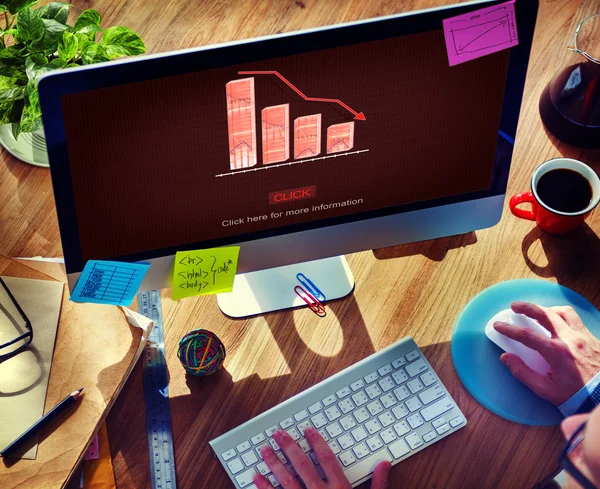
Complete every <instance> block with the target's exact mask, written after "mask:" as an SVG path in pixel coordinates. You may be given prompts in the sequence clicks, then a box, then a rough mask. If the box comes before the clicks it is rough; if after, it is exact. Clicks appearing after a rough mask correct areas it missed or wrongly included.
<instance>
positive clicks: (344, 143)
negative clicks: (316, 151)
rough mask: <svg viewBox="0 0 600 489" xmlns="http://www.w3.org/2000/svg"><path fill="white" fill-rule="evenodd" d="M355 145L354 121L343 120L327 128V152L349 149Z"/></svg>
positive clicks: (339, 151)
mask: <svg viewBox="0 0 600 489" xmlns="http://www.w3.org/2000/svg"><path fill="white" fill-rule="evenodd" d="M353 147H354V122H342V123H341V124H334V125H332V126H329V127H328V128H327V154H330V153H341V152H342V151H349V150H351V149H352V148H353Z"/></svg>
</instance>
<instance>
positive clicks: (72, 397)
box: [0, 387, 83, 457]
mask: <svg viewBox="0 0 600 489" xmlns="http://www.w3.org/2000/svg"><path fill="white" fill-rule="evenodd" d="M82 390H83V387H82V388H81V389H79V390H76V391H73V392H71V393H70V394H69V395H68V396H67V397H65V398H64V399H63V400H62V401H60V402H59V403H58V404H57V405H56V406H54V407H53V408H52V409H51V410H50V411H48V412H47V413H46V414H45V415H44V416H42V417H41V418H40V419H39V420H38V421H37V422H36V423H35V424H33V425H32V426H31V427H30V428H29V429H28V430H27V431H25V433H23V434H22V435H21V436H19V438H17V439H16V440H15V441H13V442H12V443H11V444H10V445H8V446H7V447H6V448H5V449H4V450H2V451H1V452H0V455H2V456H3V457H10V456H14V455H15V454H16V453H18V452H19V449H20V448H21V447H22V445H23V444H24V443H25V442H27V440H29V439H30V438H31V437H32V436H33V435H35V434H36V433H37V432H38V431H39V430H41V429H42V428H43V427H44V426H46V425H47V424H48V423H49V422H50V421H52V420H53V419H54V418H56V416H57V415H58V414H60V413H61V412H62V411H64V410H65V408H66V407H67V406H70V405H71V404H72V403H73V402H75V401H76V400H77V399H79V398H80V397H81V391H82Z"/></svg>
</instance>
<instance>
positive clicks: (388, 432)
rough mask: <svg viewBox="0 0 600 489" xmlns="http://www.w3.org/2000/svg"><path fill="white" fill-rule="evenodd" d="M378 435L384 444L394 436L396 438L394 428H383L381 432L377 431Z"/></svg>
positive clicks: (387, 443)
mask: <svg viewBox="0 0 600 489" xmlns="http://www.w3.org/2000/svg"><path fill="white" fill-rule="evenodd" d="M379 436H381V439H382V440H383V443H385V444H386V445H389V444H390V443H392V442H393V441H394V440H395V439H396V438H398V437H397V436H396V433H395V432H394V430H392V429H391V428H388V429H387V430H383V431H382V432H381V433H379Z"/></svg>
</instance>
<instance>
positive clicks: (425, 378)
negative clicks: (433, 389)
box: [420, 370, 437, 387]
mask: <svg viewBox="0 0 600 489" xmlns="http://www.w3.org/2000/svg"><path fill="white" fill-rule="evenodd" d="M420 378H421V382H423V385H424V386H425V387H429V386H430V385H431V384H434V383H435V382H436V381H437V380H436V378H435V375H433V373H432V372H431V371H429V370H428V371H427V372H425V373H424V374H423V375H421V377H420Z"/></svg>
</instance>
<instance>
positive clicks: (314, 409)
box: [308, 402, 323, 414]
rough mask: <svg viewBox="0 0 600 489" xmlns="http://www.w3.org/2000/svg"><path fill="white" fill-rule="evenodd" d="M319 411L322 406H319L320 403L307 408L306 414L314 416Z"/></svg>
mask: <svg viewBox="0 0 600 489" xmlns="http://www.w3.org/2000/svg"><path fill="white" fill-rule="evenodd" d="M321 409H323V406H322V405H321V403H320V402H315V403H314V404H312V405H310V406H308V412H309V413H310V414H315V413H316V412H319V411H320V410H321Z"/></svg>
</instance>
